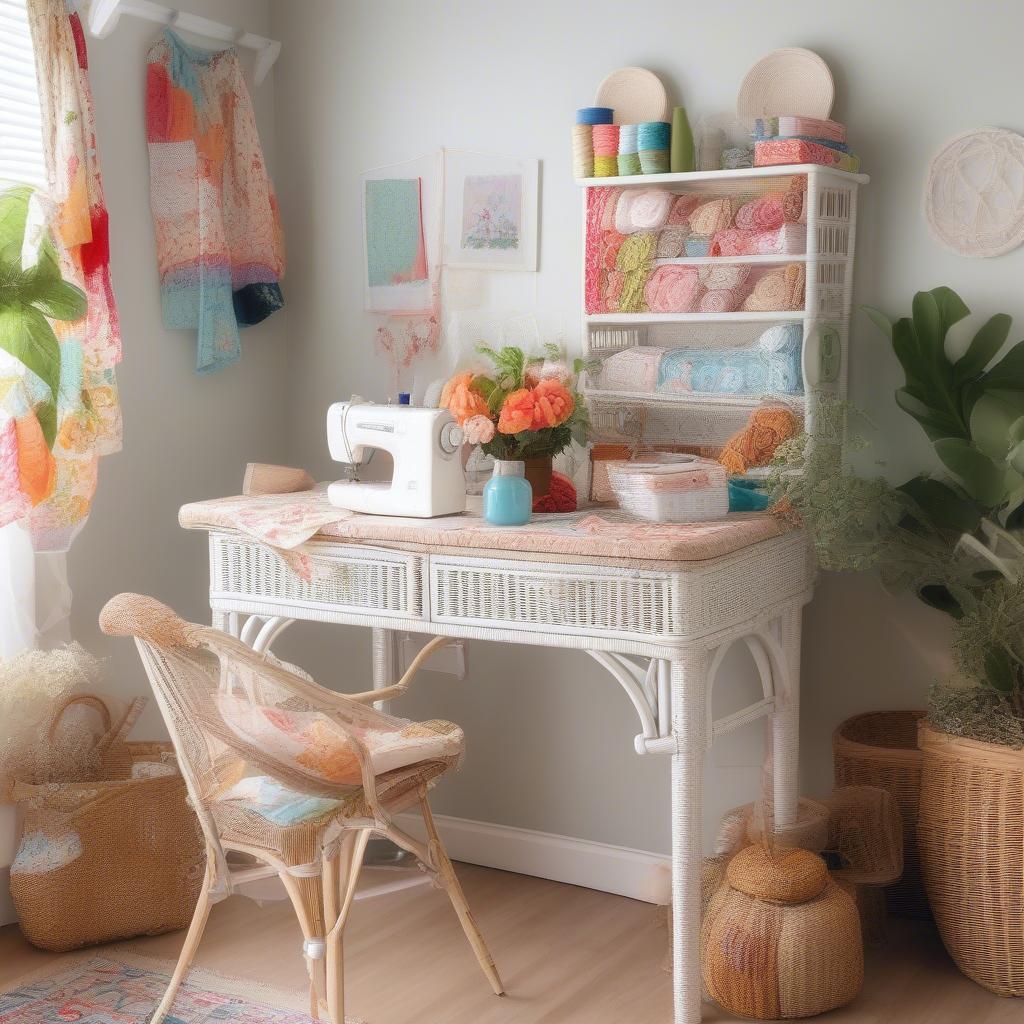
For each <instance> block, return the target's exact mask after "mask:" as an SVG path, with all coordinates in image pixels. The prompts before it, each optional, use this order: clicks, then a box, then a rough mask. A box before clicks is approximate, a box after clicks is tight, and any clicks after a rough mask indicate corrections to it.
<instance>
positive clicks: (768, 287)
mask: <svg viewBox="0 0 1024 1024" xmlns="http://www.w3.org/2000/svg"><path fill="white" fill-rule="evenodd" d="M803 304H804V268H803V264H801V263H790V264H789V265H788V266H787V267H784V268H781V269H779V270H773V271H771V272H770V273H767V274H765V275H764V276H763V277H761V278H759V279H758V280H757V281H756V282H755V283H754V287H753V288H752V289H751V292H750V294H749V295H748V296H747V297H746V299H745V300H744V301H743V309H744V310H745V311H747V312H754V313H769V312H782V311H784V310H790V309H800V308H801V307H802V306H803Z"/></svg>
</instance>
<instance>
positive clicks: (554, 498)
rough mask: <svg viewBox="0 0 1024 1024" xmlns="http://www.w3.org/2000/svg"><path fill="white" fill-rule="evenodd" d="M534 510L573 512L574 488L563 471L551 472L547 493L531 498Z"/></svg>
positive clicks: (574, 505) (574, 504)
mask: <svg viewBox="0 0 1024 1024" xmlns="http://www.w3.org/2000/svg"><path fill="white" fill-rule="evenodd" d="M533 511H534V512H575V511H576V488H575V487H574V486H573V483H572V481H571V480H570V479H569V478H568V477H567V476H565V475H564V474H563V473H552V474H551V487H550V488H549V490H548V493H547V494H542V495H541V496H540V497H539V498H534V499H533Z"/></svg>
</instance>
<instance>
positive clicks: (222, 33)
mask: <svg viewBox="0 0 1024 1024" xmlns="http://www.w3.org/2000/svg"><path fill="white" fill-rule="evenodd" d="M122 14H130V15H131V16H132V17H135V18H143V19H144V20H146V21H155V22H156V23H157V24H158V25H170V26H171V27H172V28H176V29H181V30H182V31H183V32H191V33H193V34H195V35H199V36H204V37H205V38H206V39H214V40H216V41H218V42H222V43H231V44H232V45H234V46H241V47H243V48H244V49H246V50H254V51H255V52H256V67H255V70H254V72H253V80H254V81H255V83H256V84H257V85H259V84H260V83H261V82H262V81H263V79H264V78H266V77H267V74H268V73H269V72H270V69H271V68H272V67H273V66H274V62H275V61H276V60H277V58H278V56H279V55H280V53H281V44H280V43H279V42H278V41H277V40H275V39H268V38H267V37H266V36H260V35H256V33H254V32H247V31H246V30H245V29H238V28H234V27H233V26H231V25H224V24H222V23H221V22H219V21H210V19H209V18H203V17H200V16H199V15H198V14H189V13H188V11H179V10H177V9H176V8H174V7H166V6H165V5H164V4H157V3H151V2H150V0H92V6H91V7H90V9H89V33H90V34H91V35H93V36H95V37H96V38H97V39H102V38H103V37H104V36H108V35H110V33H111V32H113V31H114V29H115V28H117V21H118V18H120V16H121V15H122Z"/></svg>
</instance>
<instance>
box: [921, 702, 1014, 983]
mask: <svg viewBox="0 0 1024 1024" xmlns="http://www.w3.org/2000/svg"><path fill="white" fill-rule="evenodd" d="M918 742H919V744H920V747H921V751H922V753H923V757H924V762H923V770H922V773H921V816H920V819H919V821H918V842H919V844H920V851H921V861H922V866H923V867H924V879H925V886H926V888H927V891H928V898H929V899H930V901H931V905H932V908H933V910H934V911H935V920H936V923H937V924H938V926H939V932H940V934H941V935H942V941H943V942H944V943H945V945H946V949H947V950H948V951H949V954H950V956H952V957H953V959H954V960H955V961H956V964H957V966H958V967H959V968H960V970H961V971H963V972H964V974H966V975H967V977H969V978H971V979H972V980H973V981H976V982H977V983H978V984H979V985H982V986H984V987H985V988H987V989H988V990H989V991H991V992H995V993H996V994H997V995H1000V996H1024V751H1021V750H1012V749H1011V748H1009V747H1004V746H998V745H996V744H994V743H980V742H977V741H975V740H964V739H959V738H958V737H955V736H949V735H947V734H946V733H941V732H936V731H934V730H933V729H931V728H929V727H928V725H927V723H926V722H922V723H921V725H920V729H919V734H918Z"/></svg>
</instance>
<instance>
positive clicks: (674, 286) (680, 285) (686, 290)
mask: <svg viewBox="0 0 1024 1024" xmlns="http://www.w3.org/2000/svg"><path fill="white" fill-rule="evenodd" d="M703 291H704V286H703V285H702V284H701V283H700V277H699V275H698V274H697V268H696V267H689V266H679V265H678V264H672V265H669V266H666V267H657V268H656V269H655V271H654V273H653V274H651V276H650V277H649V278H648V279H647V284H646V285H645V286H644V298H645V299H646V301H647V308H648V309H649V310H650V311H651V312H652V313H692V312H693V311H694V309H696V307H697V303H698V302H699V301H700V296H701V293H702V292H703Z"/></svg>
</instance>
